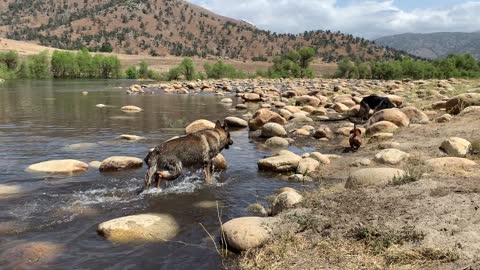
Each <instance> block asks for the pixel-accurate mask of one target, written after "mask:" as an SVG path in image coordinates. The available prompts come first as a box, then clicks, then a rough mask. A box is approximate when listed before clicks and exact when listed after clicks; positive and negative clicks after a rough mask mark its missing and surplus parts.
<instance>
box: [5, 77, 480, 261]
mask: <svg viewBox="0 0 480 270" xmlns="http://www.w3.org/2000/svg"><path fill="white" fill-rule="evenodd" d="M158 92H164V93H171V94H181V95H197V94H198V95H202V94H213V95H217V96H225V97H224V98H223V99H222V100H219V102H221V103H222V104H224V105H225V108H226V109H227V110H229V111H231V112H232V116H230V117H227V118H226V119H225V121H226V122H227V123H228V124H229V126H230V127H231V128H240V129H248V130H249V131H250V132H249V137H250V139H251V141H252V143H255V144H258V145H259V147H265V148H267V149H270V150H271V152H272V155H271V156H266V157H264V158H263V159H260V160H252V162H256V163H257V165H258V169H259V170H262V171H268V172H270V173H273V174H274V175H276V176H277V177H278V179H280V180H282V181H286V182H287V181H296V182H300V183H306V182H311V183H314V184H315V185H317V186H318V189H315V190H308V191H304V190H293V189H290V188H283V189H280V190H277V191H274V190H272V196H271V197H269V198H267V199H266V201H267V202H268V204H265V205H262V204H258V203H256V200H255V198H252V202H251V203H252V204H251V205H250V207H249V210H251V212H252V214H251V215H252V216H250V217H239V218H236V219H232V220H228V221H225V223H224V225H223V226H222V227H221V230H222V233H220V234H221V235H224V240H225V241H224V242H225V244H226V245H227V246H228V247H230V249H231V250H233V251H236V252H237V254H236V255H231V256H228V257H226V258H225V263H226V266H227V267H229V268H230V267H231V268H241V269H289V268H298V267H300V268H304V269H318V268H328V269H357V268H367V269H377V268H378V269H385V268H402V269H425V268H427V269H428V268H432V269H433V268H435V269H437V268H445V269H450V268H465V267H469V266H473V267H475V266H476V263H478V262H479V261H480V257H479V255H478V254H480V244H479V243H480V241H479V240H480V227H478V226H477V225H478V222H480V216H479V215H478V208H479V207H480V195H479V189H478V184H479V183H480V173H479V172H478V168H479V166H478V162H479V160H480V155H479V154H480V135H478V128H479V127H480V117H479V116H478V115H479V112H480V82H478V81H466V80H453V79H452V80H442V81H438V80H435V81H410V80H404V81H388V82H385V81H367V80H326V79H314V80H262V79H250V80H235V81H232V80H219V81H198V82H178V83H169V84H151V85H138V86H137V85H135V86H132V87H130V88H129V89H128V90H127V93H128V94H136V95H152V94H156V93H158ZM370 94H378V95H382V96H388V97H389V98H390V99H391V100H392V101H393V102H394V103H395V104H396V105H397V106H398V108H397V109H388V110H384V111H381V112H378V113H376V114H374V115H372V117H371V118H370V119H369V121H368V122H366V123H365V124H364V125H362V126H357V127H358V128H360V130H361V131H362V134H363V142H364V143H363V145H362V147H361V148H360V149H359V151H357V152H350V151H349V142H348V136H349V135H350V131H351V130H352V128H353V124H352V123H350V122H348V121H328V120H331V119H340V118H344V116H347V115H355V114H356V113H357V112H358V110H359V103H360V101H361V99H362V97H364V96H366V95H370ZM99 105H103V104H99ZM106 106H108V105H104V106H98V105H97V107H98V108H100V109H101V108H105V107H106ZM121 110H122V111H124V113H126V114H131V113H149V112H148V110H147V109H145V110H144V109H143V108H139V107H135V106H129V105H128V104H125V106H124V107H122V108H121ZM210 120H214V119H210ZM212 126H214V124H213V122H211V121H209V120H206V119H199V120H197V121H194V122H192V123H190V125H188V126H187V127H186V128H185V133H191V132H195V131H198V130H201V129H204V128H210V127H212ZM119 139H126V140H130V141H132V143H134V142H135V141H137V140H140V139H142V138H140V137H138V136H135V135H122V136H120V137H119ZM291 145H295V146H296V147H298V148H300V149H309V150H308V151H304V152H303V153H293V152H292V151H290V150H289V149H288V147H289V146H291ZM72 147H73V146H72ZM75 147H84V146H80V145H76V146H75ZM85 147H87V146H85ZM216 162H217V163H216V168H222V169H226V168H227V161H226V160H225V158H223V156H222V157H220V156H219V157H218V158H217V159H216ZM141 166H142V160H141V159H139V158H135V157H124V156H114V157H110V158H107V159H105V160H104V161H103V162H99V161H92V162H90V163H86V162H81V161H76V160H54V161H47V162H42V163H39V164H34V165H32V166H30V167H29V168H28V170H29V171H31V172H35V173H38V172H40V173H55V174H57V173H59V174H77V173H83V172H85V171H87V170H89V169H90V168H92V167H93V168H95V169H99V170H100V171H101V172H102V173H108V172H111V171H116V170H129V169H135V168H139V167H141ZM230 166H234V164H230ZM6 188H10V189H11V188H12V187H6ZM6 188H5V189H6ZM179 226H181V224H177V222H176V221H175V220H172V218H171V217H170V216H160V215H158V214H157V213H147V214H143V215H132V216H126V217H123V218H119V219H114V220H111V221H105V222H104V223H101V224H99V225H98V231H99V233H100V234H101V235H103V236H105V237H106V239H109V240H111V241H114V242H151V241H164V240H169V239H172V238H173V237H174V236H175V234H176V233H177V231H178V227H179ZM159 231H161V232H162V233H159ZM465 269H468V268H465ZM472 269H475V268H472Z"/></svg>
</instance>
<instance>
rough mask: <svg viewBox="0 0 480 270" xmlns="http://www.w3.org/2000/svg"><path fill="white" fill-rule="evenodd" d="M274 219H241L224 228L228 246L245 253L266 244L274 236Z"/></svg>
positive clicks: (229, 223)
mask: <svg viewBox="0 0 480 270" xmlns="http://www.w3.org/2000/svg"><path fill="white" fill-rule="evenodd" d="M272 223H273V218H262V217H241V218H235V219H232V220H230V221H228V222H226V223H225V224H223V226H222V230H223V235H225V240H226V242H227V246H228V247H229V248H231V249H234V250H236V251H245V250H249V249H252V248H256V247H259V246H261V245H262V244H264V243H265V242H266V241H267V240H268V239H269V238H270V237H271V236H272V229H271V228H272V227H271V226H272Z"/></svg>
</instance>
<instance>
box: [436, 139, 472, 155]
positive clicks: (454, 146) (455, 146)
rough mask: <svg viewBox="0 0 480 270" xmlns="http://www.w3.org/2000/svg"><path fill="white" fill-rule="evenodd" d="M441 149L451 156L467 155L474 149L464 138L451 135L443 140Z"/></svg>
mask: <svg viewBox="0 0 480 270" xmlns="http://www.w3.org/2000/svg"><path fill="white" fill-rule="evenodd" d="M440 150H442V151H443V152H445V153H447V155H449V156H454V157H466V156H467V155H468V154H469V153H470V152H471V151H472V144H471V143H470V142H469V141H467V140H465V139H462V138H458V137H450V138H448V139H447V140H445V141H443V142H442V145H441V146H440Z"/></svg>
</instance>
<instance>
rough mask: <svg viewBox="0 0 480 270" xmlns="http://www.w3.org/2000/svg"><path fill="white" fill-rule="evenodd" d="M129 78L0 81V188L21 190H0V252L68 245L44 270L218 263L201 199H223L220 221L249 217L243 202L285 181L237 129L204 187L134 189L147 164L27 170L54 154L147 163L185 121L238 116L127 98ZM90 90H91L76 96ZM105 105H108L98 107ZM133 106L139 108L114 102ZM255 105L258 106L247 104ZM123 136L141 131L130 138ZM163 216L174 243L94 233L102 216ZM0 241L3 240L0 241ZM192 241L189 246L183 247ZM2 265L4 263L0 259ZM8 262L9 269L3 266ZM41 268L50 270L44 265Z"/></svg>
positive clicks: (181, 100)
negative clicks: (172, 228) (172, 226)
mask: <svg viewBox="0 0 480 270" xmlns="http://www.w3.org/2000/svg"><path fill="white" fill-rule="evenodd" d="M130 84H132V82H129V81H23V82H22V81H19V82H6V83H5V84H3V85H0V142H1V143H0V185H1V184H8V185H12V186H16V187H18V188H19V189H20V190H22V193H18V194H14V195H12V196H4V195H0V203H1V204H2V208H1V209H0V235H1V236H0V237H2V241H1V242H0V253H3V251H5V250H7V249H9V248H12V247H14V246H17V245H19V244H22V243H28V242H34V241H48V242H52V243H57V244H61V245H62V246H64V247H65V249H64V251H62V253H61V254H60V255H59V256H58V257H57V258H56V259H55V260H54V261H53V262H51V263H50V264H49V265H48V268H49V269H107V268H108V269H130V268H135V269H153V268H154V269H192V268H194V269H218V268H220V265H221V264H220V261H219V258H218V256H217V254H216V252H215V251H214V247H213V244H212V243H211V242H210V241H209V240H208V238H207V236H206V235H205V232H204V231H203V229H202V228H201V227H200V226H199V223H202V224H203V225H205V226H206V228H207V229H208V230H209V231H211V232H216V231H217V230H218V220H217V212H216V209H215V208H202V207H199V205H202V204H199V202H202V203H204V202H212V201H216V200H219V201H221V205H222V207H224V208H223V210H222V212H223V215H224V216H223V219H224V220H227V219H230V218H233V217H237V216H242V215H246V214H247V212H246V210H245V208H246V206H247V205H248V204H250V203H253V202H256V201H257V200H260V201H261V200H262V198H263V197H265V196H266V195H269V194H271V193H272V190H273V189H275V188H278V187H283V186H286V185H288V184H287V183H282V182H280V181H278V180H275V179H273V178H272V177H270V176H269V175H265V174H259V173H258V172H257V167H256V161H257V160H258V159H259V158H262V157H263V156H265V155H269V154H270V153H268V152H266V151H267V150H262V149H259V148H258V147H257V145H256V144H255V143H253V142H250V141H249V139H248V134H247V132H246V131H235V132H233V133H232V138H233V140H234V142H235V144H234V147H232V148H231V149H230V150H226V151H224V153H223V154H224V155H225V157H226V159H227V160H228V162H229V164H230V167H229V169H228V170H227V171H226V172H224V173H222V174H217V175H215V179H216V184H214V185H211V186H205V185H204V184H203V180H202V179H203V178H202V177H203V173H201V172H192V173H190V174H188V175H185V176H183V177H182V178H181V179H179V180H176V181H174V182H171V183H168V185H167V186H165V187H163V190H157V189H153V190H150V191H147V192H144V193H142V194H140V195H137V190H138V188H139V187H141V185H142V183H143V175H144V169H139V170H133V171H128V172H119V173H110V174H101V173H99V172H98V171H97V170H96V169H93V168H90V170H89V171H88V172H87V173H85V174H82V175H74V176H45V175H36V174H29V173H27V172H25V171H24V170H25V168H26V167H27V166H28V165H30V164H33V163H37V162H41V161H45V160H52V159H67V158H68V159H70V158H71V159H78V160H81V161H84V162H87V163H88V162H91V161H101V160H103V159H105V158H107V157H109V156H114V155H127V156H136V157H140V158H142V159H143V157H144V156H145V155H146V153H147V151H148V149H150V148H151V147H154V146H155V145H157V144H158V143H160V142H162V141H163V140H166V139H168V138H171V137H173V136H176V135H179V134H182V132H183V128H184V127H185V126H186V124H188V123H189V122H191V121H193V120H195V119H198V118H205V119H209V120H217V119H223V118H224V117H225V116H227V115H240V114H242V113H244V112H242V113H239V112H235V111H232V110H230V109H231V108H234V106H235V101H236V100H235V98H233V99H234V104H233V105H232V106H231V107H229V106H226V105H224V104H220V102H219V101H220V100H221V97H215V96H211V95H208V96H207V95H195V96H187V95H162V94H154V95H152V94H149V95H144V96H128V95H126V94H125V91H124V90H123V89H121V87H125V86H128V85H130ZM83 91H88V95H82V92H83ZM97 104H105V105H107V106H106V107H100V108H99V107H97V106H96V105H97ZM125 105H135V106H138V107H141V108H142V109H143V111H142V112H139V113H124V112H122V111H120V108H121V107H122V106H125ZM252 109H254V108H252ZM121 134H132V135H138V136H142V137H145V138H146V139H145V140H140V141H136V142H130V141H122V140H119V139H117V137H118V136H119V135H121ZM147 212H153V213H168V214H171V215H172V216H173V217H174V218H175V219H176V220H177V221H178V223H179V224H181V226H182V230H181V233H180V234H179V235H178V236H177V237H176V239H174V241H173V242H170V243H157V244H137V245H119V244H113V243H110V242H108V241H106V240H105V239H103V238H102V237H100V236H98V235H97V233H96V226H97V225H98V224H99V223H101V222H103V221H106V220H109V219H112V218H116V217H121V216H125V215H129V214H138V213H147ZM3 240H4V241H3ZM185 243H188V244H185ZM0 264H1V263H0ZM9 266H12V265H9ZM45 267H47V266H45Z"/></svg>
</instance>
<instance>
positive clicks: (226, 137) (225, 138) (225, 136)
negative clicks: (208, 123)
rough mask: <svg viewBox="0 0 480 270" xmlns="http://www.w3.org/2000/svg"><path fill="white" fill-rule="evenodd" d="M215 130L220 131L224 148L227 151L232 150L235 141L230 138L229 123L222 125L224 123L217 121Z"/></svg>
mask: <svg viewBox="0 0 480 270" xmlns="http://www.w3.org/2000/svg"><path fill="white" fill-rule="evenodd" d="M215 129H217V130H219V131H220V133H221V136H220V137H221V141H222V144H223V148H225V149H228V148H230V145H232V144H233V140H232V138H231V137H230V131H229V130H228V125H227V123H224V124H223V125H222V123H220V121H218V120H217V122H215Z"/></svg>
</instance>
